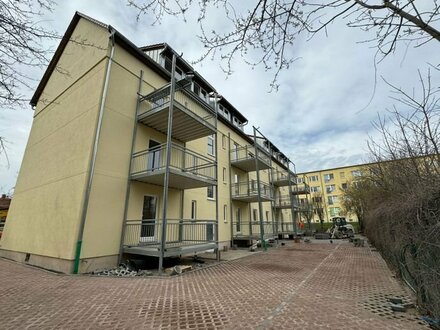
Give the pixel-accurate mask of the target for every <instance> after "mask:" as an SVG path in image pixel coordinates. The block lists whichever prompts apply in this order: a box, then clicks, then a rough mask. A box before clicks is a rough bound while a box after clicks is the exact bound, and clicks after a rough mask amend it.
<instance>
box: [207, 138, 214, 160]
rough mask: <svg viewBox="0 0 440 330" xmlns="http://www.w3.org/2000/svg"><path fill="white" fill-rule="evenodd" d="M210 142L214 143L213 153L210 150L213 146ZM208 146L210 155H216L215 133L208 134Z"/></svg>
mask: <svg viewBox="0 0 440 330" xmlns="http://www.w3.org/2000/svg"><path fill="white" fill-rule="evenodd" d="M210 142H211V143H212V153H211V152H210V150H209V149H210V147H211V145H210ZM207 148H208V151H207V152H208V155H210V156H215V138H214V134H212V135H208V146H207Z"/></svg>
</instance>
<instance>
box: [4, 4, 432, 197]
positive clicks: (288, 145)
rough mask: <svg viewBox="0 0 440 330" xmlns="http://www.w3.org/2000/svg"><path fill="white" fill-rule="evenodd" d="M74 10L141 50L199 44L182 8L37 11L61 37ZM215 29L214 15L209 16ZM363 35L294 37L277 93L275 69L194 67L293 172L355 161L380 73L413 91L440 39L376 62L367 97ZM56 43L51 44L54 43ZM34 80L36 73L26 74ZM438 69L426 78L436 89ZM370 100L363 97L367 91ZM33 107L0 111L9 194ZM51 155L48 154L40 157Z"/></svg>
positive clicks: (384, 89)
mask: <svg viewBox="0 0 440 330" xmlns="http://www.w3.org/2000/svg"><path fill="white" fill-rule="evenodd" d="M76 10H78V11H81V12H83V13H85V14H87V15H89V16H91V17H93V18H96V19H98V20H100V21H102V22H104V23H107V24H110V25H112V26H113V27H115V28H116V29H117V30H118V31H120V32H121V33H123V34H124V35H125V36H126V37H127V38H128V39H130V40H131V41H133V42H134V43H135V44H137V45H138V46H143V45H148V44H153V43H158V42H167V43H168V44H170V45H171V46H172V47H173V48H174V49H175V50H176V51H178V52H182V53H183V56H184V58H185V59H187V60H189V61H191V60H194V59H196V58H198V57H199V56H200V55H201V54H202V53H203V45H202V44H201V43H200V42H199V41H198V39H197V37H196V35H197V33H198V29H197V24H196V19H197V13H196V12H189V13H188V15H187V23H185V22H183V21H182V20H180V19H176V18H173V17H170V18H165V19H164V20H163V22H162V24H161V25H156V26H151V22H152V20H151V18H149V17H143V18H142V19H141V20H140V21H136V14H137V12H136V10H135V9H133V8H130V7H127V6H126V5H125V1H124V0H121V1H92V0H77V1H59V4H58V5H56V7H55V8H54V11H53V12H52V13H49V14H47V15H46V17H44V20H45V21H46V24H48V25H49V26H51V27H52V28H54V29H55V30H57V31H58V32H59V33H64V31H65V29H66V28H67V25H68V24H69V22H70V20H71V18H72V16H73V14H74V12H75V11H76ZM210 19H211V20H213V21H212V23H213V24H214V25H215V26H216V27H217V28H220V29H221V27H222V24H223V22H224V21H225V20H224V18H223V17H221V16H219V15H213V16H210ZM369 37H370V36H369V35H368V34H367V33H365V32H362V31H359V30H357V29H353V28H347V27H345V26H344V24H342V22H341V23H337V24H334V25H332V26H331V27H330V29H329V30H328V35H327V36H326V35H324V34H323V35H320V36H317V37H315V38H313V39H312V40H311V41H301V40H299V41H298V42H297V43H296V44H295V45H294V46H293V48H292V49H291V52H292V54H294V55H295V56H297V57H298V58H299V59H298V60H297V61H296V62H295V63H294V65H292V66H291V67H290V69H289V70H287V71H284V72H283V73H282V74H281V75H280V77H279V82H280V88H279V90H278V92H272V93H268V91H269V89H270V86H269V85H270V82H271V80H272V77H273V73H271V72H266V71H265V70H264V68H263V67H260V68H257V69H251V68H250V67H249V66H247V65H246V64H244V63H243V62H241V61H240V59H238V60H237V61H235V63H234V67H233V69H234V73H233V75H231V76H229V77H226V76H225V74H224V73H223V72H222V70H221V68H220V65H219V62H218V61H211V60H206V61H204V62H203V63H202V64H198V65H195V68H196V70H197V71H198V72H199V73H201V74H202V75H203V76H204V77H205V78H206V79H207V80H208V81H209V82H210V83H211V84H212V85H213V86H214V87H216V89H217V90H218V91H219V92H220V93H221V94H222V95H224V96H225V97H226V98H227V99H228V100H229V101H230V102H231V103H232V104H233V105H234V106H235V107H236V108H237V109H238V110H239V111H241V112H242V113H243V114H244V116H245V117H247V118H248V120H249V124H248V126H247V128H246V130H247V131H248V132H251V128H252V125H255V126H257V127H259V128H260V129H261V131H262V132H263V133H264V134H265V135H266V136H267V137H268V138H269V139H270V140H271V141H272V142H273V143H274V144H275V145H277V146H278V147H279V148H280V149H281V150H282V151H283V152H284V153H285V154H287V155H288V156H289V157H290V158H291V160H292V161H293V162H294V163H295V164H296V167H297V171H298V172H301V171H311V170H317V169H324V168H331V167H338V166H345V165H351V164H359V163H362V162H365V161H367V160H368V155H367V148H366V140H367V139H368V135H372V136H375V132H374V130H373V128H372V125H371V122H372V121H373V120H375V119H376V118H377V114H378V113H380V114H383V113H384V112H385V109H386V108H389V107H391V106H392V104H393V101H392V100H391V99H390V98H389V96H390V93H389V92H390V88H389V87H388V86H386V85H385V83H384V82H383V81H382V79H381V76H383V77H384V78H386V79H387V80H388V81H389V82H392V83H393V84H395V85H398V86H401V87H404V88H407V89H411V88H413V87H418V85H417V79H418V76H417V69H418V68H420V69H421V70H422V72H424V73H426V72H427V67H428V65H427V63H433V64H438V54H439V48H438V45H437V44H436V43H435V42H433V43H431V44H427V45H424V46H423V47H421V48H418V49H414V48H412V47H410V48H408V50H406V48H405V47H404V45H401V47H400V48H399V49H398V51H397V52H396V53H395V54H392V55H390V56H389V57H388V58H386V59H385V60H384V61H382V62H381V63H380V64H379V65H378V67H377V86H376V91H375V93H374V95H373V90H374V86H375V84H374V81H375V70H374V54H375V51H376V50H375V49H374V48H372V47H371V46H369V45H367V44H365V43H360V41H363V40H366V39H369ZM52 46H53V48H55V47H56V45H55V44H54V45H52ZM33 74H35V75H36V76H37V77H38V78H41V76H42V75H43V71H41V72H36V73H33ZM438 76H439V74H438V72H434V77H433V82H434V84H436V85H437V86H438V85H439V82H440V79H439V77H438ZM372 96H373V99H372V101H371V102H370V99H371V97H372ZM32 115H33V111H32V110H31V108H30V107H28V108H26V109H16V110H2V111H0V136H4V137H6V139H7V141H8V144H7V148H8V156H9V162H10V166H9V167H8V166H7V164H6V161H5V159H0V190H1V191H2V192H4V191H6V192H7V191H8V190H9V189H10V188H12V187H13V186H14V185H15V181H16V178H17V175H18V171H19V168H20V163H21V160H22V158H23V152H24V149H25V146H26V141H27V138H28V135H29V131H30V127H31V124H32ZM47 161H50V160H47Z"/></svg>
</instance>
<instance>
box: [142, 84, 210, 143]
mask: <svg viewBox="0 0 440 330" xmlns="http://www.w3.org/2000/svg"><path fill="white" fill-rule="evenodd" d="M140 101H141V104H140V105H141V106H140V109H139V112H138V121H139V122H141V123H142V124H144V125H147V126H149V127H152V128H154V129H155V130H157V131H159V132H161V133H163V134H167V129H168V113H169V106H170V87H169V86H166V87H164V88H162V89H159V90H157V91H154V92H153V93H151V94H149V95H147V96H143V97H141V99H140ZM172 132H173V133H172V137H173V138H174V139H176V140H179V141H182V142H187V141H191V140H195V139H198V138H201V137H204V136H208V135H211V134H214V133H215V132H216V114H215V110H214V109H213V108H212V107H211V106H210V105H208V104H207V103H206V102H204V101H203V100H201V99H200V98H199V97H198V96H197V95H195V94H194V93H193V92H191V91H188V90H186V89H181V90H179V91H177V92H176V93H175V96H174V108H173V130H172Z"/></svg>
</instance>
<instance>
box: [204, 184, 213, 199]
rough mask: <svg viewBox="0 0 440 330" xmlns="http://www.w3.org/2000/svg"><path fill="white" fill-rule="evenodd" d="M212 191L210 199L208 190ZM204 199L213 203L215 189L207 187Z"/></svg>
mask: <svg viewBox="0 0 440 330" xmlns="http://www.w3.org/2000/svg"><path fill="white" fill-rule="evenodd" d="M210 188H211V189H212V197H210V196H209V189H210ZM206 198H207V199H209V200H212V201H214V200H215V187H214V186H209V187H207V188H206Z"/></svg>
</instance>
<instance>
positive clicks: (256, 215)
mask: <svg viewBox="0 0 440 330" xmlns="http://www.w3.org/2000/svg"><path fill="white" fill-rule="evenodd" d="M252 211H253V215H254V221H258V210H257V209H253V210H252Z"/></svg>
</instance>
